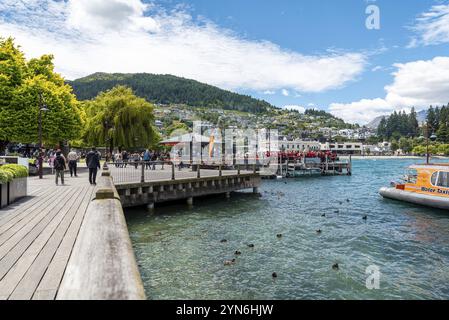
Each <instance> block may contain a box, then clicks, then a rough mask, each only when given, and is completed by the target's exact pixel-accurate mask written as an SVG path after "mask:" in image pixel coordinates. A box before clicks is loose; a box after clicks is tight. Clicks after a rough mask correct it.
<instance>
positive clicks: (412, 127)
mask: <svg viewBox="0 0 449 320" xmlns="http://www.w3.org/2000/svg"><path fill="white" fill-rule="evenodd" d="M408 131H409V135H410V136H411V137H416V136H417V135H418V131H419V123H418V119H417V114H416V111H415V108H414V107H412V110H411V111H410V115H409V118H408Z"/></svg>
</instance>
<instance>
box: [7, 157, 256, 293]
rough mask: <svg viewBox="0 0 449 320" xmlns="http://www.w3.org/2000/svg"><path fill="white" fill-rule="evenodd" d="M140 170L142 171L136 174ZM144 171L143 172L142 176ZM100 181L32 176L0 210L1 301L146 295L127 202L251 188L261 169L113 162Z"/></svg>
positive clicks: (152, 201) (191, 200)
mask: <svg viewBox="0 0 449 320" xmlns="http://www.w3.org/2000/svg"><path fill="white" fill-rule="evenodd" d="M137 172H138V174H137ZM142 173H143V174H142ZM100 175H101V176H100V177H98V179H97V183H98V185H97V186H96V187H95V186H91V185H90V184H89V183H88V179H87V173H84V172H83V173H81V174H80V175H79V177H78V178H70V176H68V175H67V174H66V176H65V180H66V181H65V182H66V185H65V186H55V184H54V176H44V179H42V180H40V179H38V178H37V177H29V178H28V189H29V195H28V196H27V197H26V198H23V199H21V200H19V201H18V202H17V203H15V204H13V205H12V206H10V207H8V208H5V209H3V210H0V299H1V300H8V299H9V300H15V299H19V300H31V299H32V300H54V299H99V300H103V299H145V293H144V290H143V284H142V280H141V278H140V274H139V271H138V267H137V264H136V260H135V256H134V252H133V249H132V244H131V240H130V238H129V234H128V229H127V226H126V221H125V217H124V212H123V207H131V206H139V205H146V206H148V208H150V209H151V208H154V204H155V203H159V202H166V201H173V200H185V201H186V203H187V204H188V205H192V204H193V203H194V199H195V198H196V197H201V196H207V195H214V194H224V195H225V196H226V197H229V196H230V194H231V192H233V191H238V190H242V189H252V191H253V192H258V187H259V185H260V176H259V174H258V173H256V172H255V170H240V169H237V170H221V168H220V169H219V170H210V169H209V170H206V169H204V170H202V169H196V171H193V170H192V169H187V168H184V169H181V170H179V169H178V168H175V167H174V166H170V165H167V166H165V167H164V169H162V167H158V166H156V170H150V169H148V168H147V167H146V166H144V165H140V166H139V165H138V166H137V169H136V167H135V166H131V165H128V166H127V167H126V168H124V167H123V168H120V167H115V166H110V169H105V170H103V172H101V173H100Z"/></svg>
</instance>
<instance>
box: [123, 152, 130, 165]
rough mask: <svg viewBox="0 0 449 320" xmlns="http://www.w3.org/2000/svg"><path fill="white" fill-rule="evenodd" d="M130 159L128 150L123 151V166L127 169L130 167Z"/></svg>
mask: <svg viewBox="0 0 449 320" xmlns="http://www.w3.org/2000/svg"><path fill="white" fill-rule="evenodd" d="M128 159H129V154H128V152H127V151H126V150H123V152H122V160H123V165H124V167H125V168H126V166H127V165H128Z"/></svg>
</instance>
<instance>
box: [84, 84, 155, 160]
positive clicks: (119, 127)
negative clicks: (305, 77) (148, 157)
mask: <svg viewBox="0 0 449 320" xmlns="http://www.w3.org/2000/svg"><path fill="white" fill-rule="evenodd" d="M153 108H154V107H153V105H152V104H151V103H149V102H147V101H146V100H145V99H143V98H139V97H137V96H135V95H134V93H133V91H132V90H131V89H130V88H128V87H125V86H116V87H114V88H112V89H111V90H109V91H106V92H102V93H100V94H99V95H98V96H97V97H96V98H95V99H93V100H90V101H87V102H85V109H86V113H87V115H88V120H87V124H86V128H85V132H84V139H85V141H86V142H87V143H89V144H92V145H98V146H104V145H109V149H110V152H111V153H112V152H113V150H114V147H115V146H118V147H119V148H122V147H124V148H137V147H151V146H153V145H154V143H155V142H157V141H158V139H159V137H158V134H157V132H156V130H155V129H154V115H153Z"/></svg>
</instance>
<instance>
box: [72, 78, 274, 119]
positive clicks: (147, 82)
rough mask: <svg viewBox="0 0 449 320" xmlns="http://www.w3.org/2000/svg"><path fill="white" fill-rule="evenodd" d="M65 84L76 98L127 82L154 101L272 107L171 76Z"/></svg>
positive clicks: (234, 107) (237, 107)
mask: <svg viewBox="0 0 449 320" xmlns="http://www.w3.org/2000/svg"><path fill="white" fill-rule="evenodd" d="M67 83H68V84H70V85H71V86H72V87H73V91H74V93H75V95H76V96H77V98H78V99H79V100H87V99H92V98H94V97H96V96H97V95H98V94H99V93H100V92H102V91H106V90H109V89H111V88H113V87H114V86H116V85H126V86H128V87H131V88H132V89H133V90H134V93H135V94H136V95H137V96H139V97H142V98H145V99H146V100H148V101H150V102H152V103H155V104H186V105H189V106H194V107H210V108H222V109H227V110H238V111H245V112H252V113H262V112H265V111H267V110H269V109H271V108H274V107H273V106H272V105H271V104H269V103H268V102H266V101H263V100H258V99H254V98H252V97H250V96H247V95H241V94H237V93H234V92H231V91H227V90H222V89H220V88H217V87H214V86H211V85H208V84H204V83H201V82H198V81H195V80H190V79H185V78H180V77H176V76H172V75H157V74H149V73H128V74H125V73H112V74H111V73H94V74H92V75H89V76H87V77H84V78H80V79H77V80H74V81H67Z"/></svg>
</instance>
